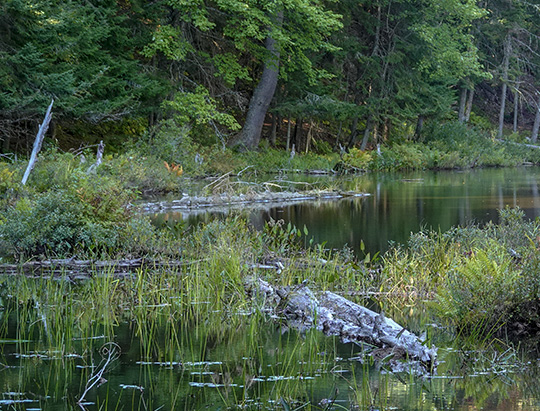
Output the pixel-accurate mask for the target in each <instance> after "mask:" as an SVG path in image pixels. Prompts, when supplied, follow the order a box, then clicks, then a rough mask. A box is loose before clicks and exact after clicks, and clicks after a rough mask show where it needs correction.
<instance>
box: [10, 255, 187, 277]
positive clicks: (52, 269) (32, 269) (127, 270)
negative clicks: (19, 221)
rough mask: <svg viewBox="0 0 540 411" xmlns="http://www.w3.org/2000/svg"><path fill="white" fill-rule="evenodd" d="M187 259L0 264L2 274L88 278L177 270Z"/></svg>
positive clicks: (67, 260)
mask: <svg viewBox="0 0 540 411" xmlns="http://www.w3.org/2000/svg"><path fill="white" fill-rule="evenodd" d="M188 264H189V263H186V262H185V261H180V260H171V261H159V260H154V259H146V258H134V259H125V260H106V261H105V260H76V259H73V258H68V259H54V260H43V261H29V262H27V263H24V264H0V275H1V274H5V275H19V274H24V275H28V276H43V275H47V276H64V275H69V276H70V278H80V279H86V278H90V277H92V276H94V275H95V274H99V273H101V272H103V273H107V274H112V275H114V276H116V277H122V276H123V275H130V274H132V273H135V272H137V271H138V270H140V269H141V267H148V268H165V269H169V268H170V269H172V270H176V269H177V267H180V266H184V265H188Z"/></svg>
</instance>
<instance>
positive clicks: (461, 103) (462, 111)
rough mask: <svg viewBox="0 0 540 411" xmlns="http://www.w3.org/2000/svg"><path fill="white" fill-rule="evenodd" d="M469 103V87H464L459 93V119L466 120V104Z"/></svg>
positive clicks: (462, 121) (461, 121)
mask: <svg viewBox="0 0 540 411" xmlns="http://www.w3.org/2000/svg"><path fill="white" fill-rule="evenodd" d="M466 104H467V88H466V87H463V88H462V89H461V93H460V95H459V109H458V121H459V122H460V123H464V122H465V106H466Z"/></svg>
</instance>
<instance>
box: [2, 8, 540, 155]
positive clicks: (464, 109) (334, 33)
mask: <svg viewBox="0 0 540 411" xmlns="http://www.w3.org/2000/svg"><path fill="white" fill-rule="evenodd" d="M539 7H540V6H539V5H538V4H535V3H534V2H525V1H521V0H486V1H474V0H442V1H441V0H365V1H361V2H359V1H353V0H156V1H153V2H146V1H142V0H132V1H130V0H87V1H84V2H83V1H79V0H68V1H59V0H33V1H29V0H3V1H2V2H0V61H1V63H0V138H1V139H2V149H3V151H4V152H8V151H13V150H22V149H24V148H25V147H26V144H27V142H28V141H30V140H31V138H32V136H33V135H34V134H35V130H36V128H37V125H38V124H39V121H40V118H41V116H42V115H43V112H44V111H45V108H46V107H47V105H48V104H49V103H50V101H51V99H53V98H54V99H55V117H54V123H53V133H55V132H56V130H57V129H59V128H60V129H62V130H64V132H65V130H69V129H70V127H71V128H72V129H73V128H74V127H75V126H74V125H79V126H80V125H81V124H83V125H84V127H86V128H92V127H95V128H99V127H100V125H102V124H109V127H110V124H111V123H112V124H116V125H117V126H118V127H120V128H121V127H125V124H126V123H125V122H126V120H134V119H138V120H139V121H142V120H141V119H144V121H143V126H144V128H148V127H152V126H155V125H157V124H159V123H160V122H161V121H162V120H165V119H169V120H171V119H172V121H174V123H175V124H176V125H177V126H179V127H183V128H185V129H189V130H191V131H192V136H193V138H194V139H201V140H205V139H206V140H208V136H210V135H212V136H214V137H215V136H217V138H219V139H220V141H221V142H222V143H223V144H236V145H240V146H241V147H244V148H247V149H254V148H257V147H258V145H259V142H260V139H261V136H265V137H268V139H269V140H270V143H271V144H273V145H278V146H283V147H285V146H287V147H288V148H291V147H292V146H293V144H294V146H295V148H296V150H305V151H307V150H309V149H310V145H312V144H313V143H314V136H315V135H316V134H317V135H319V134H325V135H326V141H327V142H331V143H332V144H331V145H332V146H333V147H334V148H337V147H339V146H342V147H344V148H345V147H347V146H348V147H352V146H353V145H358V146H360V147H361V148H365V147H366V146H367V145H368V144H370V143H371V144H373V143H377V142H381V141H392V140H394V139H398V138H399V139H403V138H408V139H422V138H423V127H424V125H425V124H428V123H432V124H433V123H440V122H442V121H452V120H455V121H460V122H469V121H473V119H474V118H478V117H479V116H484V117H486V118H488V119H489V118H491V119H498V122H499V129H498V136H499V137H500V136H502V134H503V126H504V125H505V124H507V125H510V124H511V125H512V127H513V130H514V131H517V130H520V129H523V127H527V130H532V131H531V138H532V140H533V141H536V139H537V136H538V130H539V129H540V110H539V106H540V91H539V90H540V87H539V83H538V81H537V80H536V78H537V72H538V63H539V57H540V55H539V52H540V47H539V34H540V33H539V30H538V23H539V19H538V14H539V13H538V9H539ZM471 113H473V114H474V116H473V119H471ZM529 119H530V121H529ZM533 119H534V121H533ZM527 121H529V122H528V123H527ZM264 125H266V126H264ZM330 137H331V138H330Z"/></svg>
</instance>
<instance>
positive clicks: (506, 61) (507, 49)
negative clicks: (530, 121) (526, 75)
mask: <svg viewBox="0 0 540 411" xmlns="http://www.w3.org/2000/svg"><path fill="white" fill-rule="evenodd" d="M511 52H512V36H511V35H510V34H508V35H507V36H506V39H505V40H504V58H503V64H502V90H501V109H500V111H499V130H498V132H497V137H498V138H502V136H503V127H504V112H505V109H506V90H507V88H508V69H509V67H510V53H511Z"/></svg>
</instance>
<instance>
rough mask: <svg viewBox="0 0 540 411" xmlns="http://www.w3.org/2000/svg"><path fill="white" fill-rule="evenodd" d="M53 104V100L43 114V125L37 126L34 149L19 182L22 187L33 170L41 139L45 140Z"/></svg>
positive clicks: (41, 142)
mask: <svg viewBox="0 0 540 411" xmlns="http://www.w3.org/2000/svg"><path fill="white" fill-rule="evenodd" d="M53 104H54V100H52V101H51V104H50V105H49V108H48V109H47V112H46V113H45V118H44V119H43V123H41V126H39V131H38V133H37V136H36V140H35V141H34V148H33V149H32V155H31V156H30V161H29V162H28V167H26V171H25V172H24V176H23V179H22V181H21V183H22V185H25V184H26V181H28V177H29V176H30V172H31V171H32V169H33V168H34V165H35V164H36V160H37V155H38V153H39V150H41V145H42V144H43V138H45V133H46V132H47V129H48V128H49V123H50V122H51V118H52V114H51V110H52V106H53Z"/></svg>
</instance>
